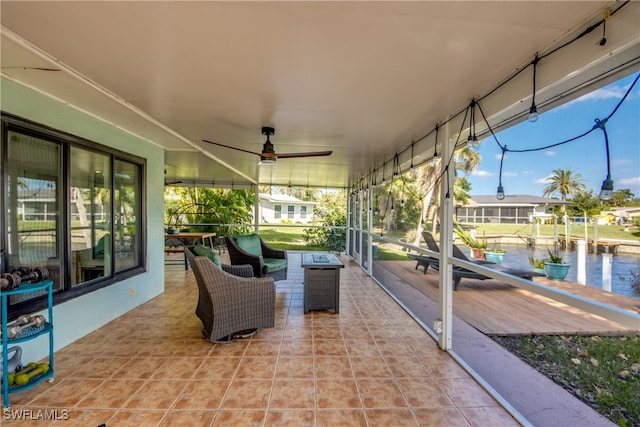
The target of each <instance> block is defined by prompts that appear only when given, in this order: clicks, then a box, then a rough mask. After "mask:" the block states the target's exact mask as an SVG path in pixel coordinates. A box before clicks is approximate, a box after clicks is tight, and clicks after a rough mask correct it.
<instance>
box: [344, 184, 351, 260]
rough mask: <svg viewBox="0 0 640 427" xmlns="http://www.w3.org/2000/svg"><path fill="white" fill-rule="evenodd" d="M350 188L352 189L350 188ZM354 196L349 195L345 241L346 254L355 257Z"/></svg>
mask: <svg viewBox="0 0 640 427" xmlns="http://www.w3.org/2000/svg"><path fill="white" fill-rule="evenodd" d="M349 190H350V189H349ZM351 199H352V197H351V196H349V195H348V196H347V227H346V229H345V243H344V250H345V252H346V254H348V255H349V256H351V257H352V258H353V247H352V246H351V245H353V241H352V240H351V233H353V226H352V224H351V215H353V206H352V200H351Z"/></svg>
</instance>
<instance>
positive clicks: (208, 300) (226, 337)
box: [186, 249, 276, 342]
mask: <svg viewBox="0 0 640 427" xmlns="http://www.w3.org/2000/svg"><path fill="white" fill-rule="evenodd" d="M186 254H187V257H188V258H189V263H190V264H191V268H192V269H193V274H194V275H195V278H196V281H197V283H198V306H197V308H196V315H197V316H198V317H199V318H200V320H201V321H202V325H203V330H202V335H203V337H204V338H206V339H208V340H209V341H212V342H229V341H231V340H232V339H233V338H236V337H242V336H246V335H245V334H246V333H247V332H246V331H248V330H254V329H258V328H272V327H273V326H274V324H275V303H276V286H275V283H274V280H273V279H272V278H270V277H265V278H257V277H253V269H252V268H251V267H250V266H248V265H224V264H223V265H222V269H221V268H219V267H218V266H216V265H215V264H214V263H213V262H212V261H211V260H210V259H209V258H207V257H204V256H196V255H195V254H194V253H193V252H191V250H188V249H187V250H186ZM234 274H238V275H234Z"/></svg>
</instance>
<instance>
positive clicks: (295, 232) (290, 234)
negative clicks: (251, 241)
mask: <svg viewBox="0 0 640 427" xmlns="http://www.w3.org/2000/svg"><path fill="white" fill-rule="evenodd" d="M303 230H304V228H302V227H300V228H299V227H271V226H268V227H264V226H263V227H260V237H261V238H262V240H264V241H265V242H267V243H268V244H269V246H273V247H274V248H276V249H285V250H288V251H328V250H329V248H327V247H323V246H309V245H308V244H307V242H305V241H304V239H303V238H302V235H303Z"/></svg>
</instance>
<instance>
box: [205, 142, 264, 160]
mask: <svg viewBox="0 0 640 427" xmlns="http://www.w3.org/2000/svg"><path fill="white" fill-rule="evenodd" d="M202 142H207V143H209V144H213V145H218V146H220V147H224V148H231V149H232V150H236V151H242V152H244V153H249V154H253V155H256V156H258V157H260V153H254V152H253V151H248V150H243V149H242V148H237V147H232V146H230V145H224V144H220V143H219V142H213V141H207V140H206V139H203V140H202Z"/></svg>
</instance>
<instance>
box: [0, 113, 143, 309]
mask: <svg viewBox="0 0 640 427" xmlns="http://www.w3.org/2000/svg"><path fill="white" fill-rule="evenodd" d="M10 131H12V132H16V133H21V134H24V135H28V136H32V137H36V138H40V139H43V140H46V141H50V142H54V143H58V144H60V146H61V156H62V159H61V186H62V189H61V192H60V194H61V197H62V200H61V201H60V206H61V211H60V213H59V221H60V222H61V223H62V226H61V230H60V232H61V235H60V236H58V239H60V240H62V249H61V254H60V256H61V257H62V258H63V262H61V271H60V276H61V277H62V283H63V285H62V288H61V289H59V290H56V291H55V292H54V295H53V304H54V305H57V304H61V303H63V302H65V301H69V300H71V299H74V298H77V297H79V296H82V295H86V294H89V293H92V292H95V291H97V290H99V289H102V288H105V287H107V286H110V285H113V284H115V283H118V282H121V281H123V280H126V279H128V278H130V277H134V276H137V275H139V274H142V273H144V272H146V271H147V267H146V263H145V260H146V254H147V239H146V228H147V227H146V226H147V222H148V218H147V209H146V205H147V203H146V201H147V193H146V187H147V185H146V179H147V178H146V176H147V161H146V159H144V158H142V157H139V156H135V155H132V154H129V153H126V152H123V151H120V150H118V149H115V148H112V147H109V146H107V145H103V144H100V143H98V142H94V141H90V140H87V139H85V138H81V137H78V136H76V135H72V134H69V133H67V132H63V131H60V130H58V129H54V128H51V127H48V126H46V125H42V124H40V123H36V122H33V121H30V120H28V119H25V118H22V117H18V116H15V115H12V114H9V113H6V112H4V111H2V112H0V138H1V141H0V148H1V153H0V162H1V164H2V173H1V174H0V185H1V186H2V188H1V189H0V202H1V204H2V214H0V227H1V228H2V230H3V236H2V237H1V238H0V251H2V253H3V256H2V259H1V263H0V271H2V272H5V271H6V269H7V267H8V266H7V263H8V259H7V257H6V256H4V253H5V252H6V250H7V248H8V247H9V246H8V245H9V241H8V239H9V237H8V233H7V232H6V231H7V208H6V207H8V206H9V203H10V201H9V200H8V197H7V196H8V193H7V188H6V185H7V180H6V173H7V167H6V166H7V165H6V162H7V158H8V146H9V144H8V134H9V132H10ZM72 146H73V147H77V148H80V149H84V150H88V151H91V152H98V153H101V154H104V155H107V156H109V157H110V159H111V172H112V173H111V178H110V179H111V186H112V187H111V188H113V185H114V180H115V178H114V173H113V171H114V169H115V163H116V161H125V162H129V163H133V164H134V165H135V168H136V170H137V171H139V175H140V176H139V181H140V182H139V187H138V188H136V191H137V192H139V195H136V200H137V201H138V203H139V204H140V206H139V212H140V221H139V224H138V227H137V228H136V232H137V233H140V239H139V242H140V245H139V247H137V248H136V249H135V250H136V252H137V255H138V262H137V264H136V265H134V266H133V267H131V268H128V269H125V270H121V271H115V258H114V256H113V254H114V253H115V248H114V246H113V245H111V246H110V247H111V253H112V256H111V257H110V263H111V270H110V271H111V273H110V275H109V276H104V277H101V278H98V279H94V280H91V281H88V282H85V283H82V284H80V285H77V286H73V285H72V281H71V275H72V274H73V272H72V271H71V265H72V256H73V254H72V251H71V242H70V239H69V236H70V227H71V206H70V197H69V196H70V176H71V167H72V165H71V163H70V151H71V147H72ZM114 197H115V195H114V192H113V191H112V192H111V195H110V198H111V203H110V206H111V213H113V209H114V204H113V200H114ZM109 231H110V234H111V239H112V240H113V238H114V237H113V236H114V223H113V220H112V221H111V223H110V225H109ZM46 306H47V299H46V296H39V297H35V298H33V299H29V300H27V301H24V302H19V303H14V304H9V307H8V315H9V319H13V318H15V317H17V316H18V315H20V314H24V313H25V312H34V311H38V310H42V309H43V308H45V307H46Z"/></svg>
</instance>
